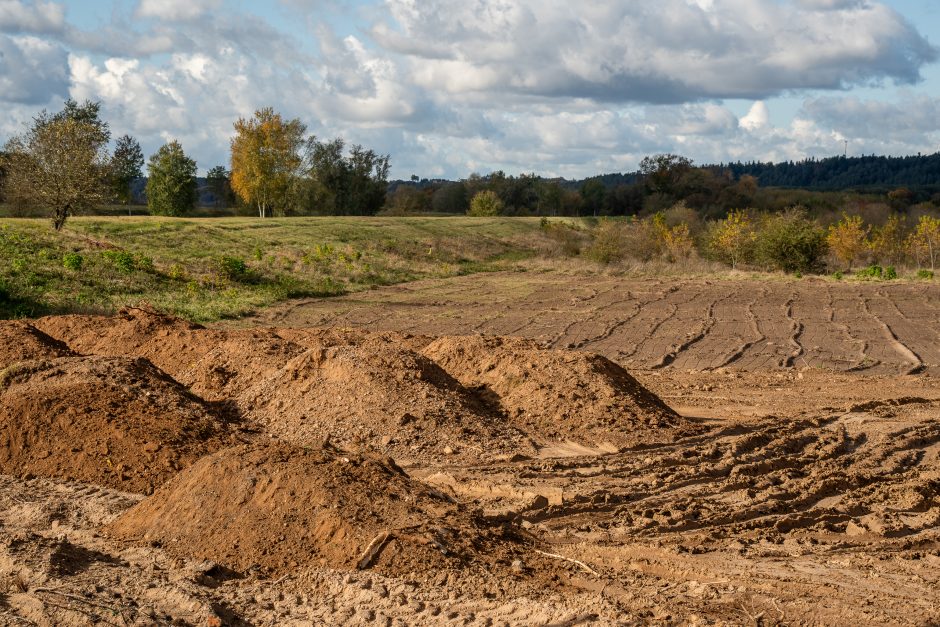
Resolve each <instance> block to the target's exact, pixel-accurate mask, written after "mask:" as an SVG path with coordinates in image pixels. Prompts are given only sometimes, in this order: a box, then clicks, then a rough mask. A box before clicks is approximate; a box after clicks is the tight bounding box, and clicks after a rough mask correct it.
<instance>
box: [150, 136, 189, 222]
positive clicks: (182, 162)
mask: <svg viewBox="0 0 940 627" xmlns="http://www.w3.org/2000/svg"><path fill="white" fill-rule="evenodd" d="M147 172H148V174H149V178H148V179H147V206H148V207H149V208H150V212H151V213H153V214H156V215H165V216H181V215H185V214H186V213H188V212H189V211H191V210H192V208H193V207H194V206H195V204H196V162H195V161H193V160H192V159H190V158H189V157H187V156H186V153H184V152H183V147H182V146H181V145H180V143H179V142H178V141H172V142H170V143H168V144H164V145H163V146H161V147H160V149H159V150H158V151H157V152H156V153H155V154H153V155H151V157H150V161H149V162H148V163H147Z"/></svg>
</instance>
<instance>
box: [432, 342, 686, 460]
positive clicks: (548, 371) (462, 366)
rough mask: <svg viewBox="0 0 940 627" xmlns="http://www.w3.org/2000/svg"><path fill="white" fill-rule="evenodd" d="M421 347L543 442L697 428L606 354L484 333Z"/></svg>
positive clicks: (623, 442) (616, 441)
mask: <svg viewBox="0 0 940 627" xmlns="http://www.w3.org/2000/svg"><path fill="white" fill-rule="evenodd" d="M422 353H423V354H424V355H426V356H427V357H429V358H431V359H433V360H434V361H435V362H436V363H437V364H439V365H440V366H441V367H442V368H444V369H445V370H446V371H447V372H449V373H450V374H451V375H452V376H454V377H455V378H456V379H457V380H458V381H460V382H461V383H462V384H464V385H465V386H467V387H468V388H471V389H475V390H477V392H478V393H479V394H480V395H481V396H482V397H483V398H485V399H487V400H488V401H489V402H490V403H491V404H492V405H493V406H496V407H499V408H501V409H502V410H503V411H505V413H506V414H507V415H508V416H509V418H510V421H511V423H512V424H513V425H514V426H516V427H518V428H519V429H521V430H522V431H524V432H526V433H527V434H529V435H530V436H531V437H533V438H534V439H536V440H539V441H540V442H552V441H555V442H557V441H573V442H576V443H579V444H585V445H588V446H598V445H607V447H608V448H610V447H612V448H613V449H615V450H616V449H620V448H623V447H626V446H632V445H636V444H638V443H650V442H655V441H669V440H672V439H674V438H675V437H677V435H680V434H691V433H692V432H694V431H695V427H694V426H693V425H691V424H690V423H688V422H687V421H685V420H683V419H682V418H681V417H680V416H679V415H678V414H676V413H675V412H674V411H673V410H672V409H670V408H669V407H668V406H667V405H666V404H665V403H663V402H662V400H660V399H659V397H657V396H656V395H655V394H653V393H652V392H650V391H649V390H647V389H646V388H645V387H643V385H642V384H640V383H639V382H638V381H637V380H636V379H634V378H633V377H632V376H631V375H630V374H629V373H628V372H627V371H626V370H624V369H623V368H622V367H620V366H619V365H617V364H615V363H614V362H612V361H610V360H609V359H607V358H606V357H602V356H600V355H595V354H592V353H583V352H574V351H561V350H548V349H544V348H541V347H540V346H539V345H538V344H536V343H535V342H533V341H531V340H525V339H521V338H509V337H485V336H482V335H473V336H445V337H441V338H438V339H437V340H435V341H433V342H431V343H430V344H428V345H427V346H425V347H424V348H423V349H422Z"/></svg>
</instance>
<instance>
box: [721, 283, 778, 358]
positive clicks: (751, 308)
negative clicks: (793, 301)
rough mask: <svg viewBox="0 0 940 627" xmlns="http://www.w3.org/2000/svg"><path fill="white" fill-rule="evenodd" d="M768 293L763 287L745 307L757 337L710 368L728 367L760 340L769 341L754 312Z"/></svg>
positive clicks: (746, 315)
mask: <svg viewBox="0 0 940 627" xmlns="http://www.w3.org/2000/svg"><path fill="white" fill-rule="evenodd" d="M767 293H768V290H767V288H761V294H760V296H757V297H755V298H754V300H752V301H750V302H749V303H748V304H747V305H745V307H744V317H745V318H747V321H748V325H749V326H750V327H751V331H752V332H753V333H754V335H755V336H756V337H755V339H753V340H751V341H750V342H744V343H743V344H741V345H740V346H739V347H737V348H736V349H735V350H734V351H732V352H731V353H729V354H728V356H726V357H725V358H724V359H723V360H722V362H721V363H720V364H718V365H717V366H715V367H714V368H709V370H717V369H718V368H727V367H728V366H730V365H731V364H733V363H734V362H736V361H738V360H739V359H741V357H743V356H744V353H746V352H747V351H748V350H750V348H751V347H752V346H754V345H755V344H757V343H758V342H764V341H767V335H766V334H765V333H764V332H763V331H761V329H760V325H759V324H758V322H757V315H756V314H755V313H754V305H756V304H757V302H758V301H759V300H761V299H763V298H766V297H767Z"/></svg>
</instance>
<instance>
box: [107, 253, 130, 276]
mask: <svg viewBox="0 0 940 627" xmlns="http://www.w3.org/2000/svg"><path fill="white" fill-rule="evenodd" d="M101 255H102V256H103V257H104V258H105V259H107V260H108V261H110V262H111V265H113V266H114V267H115V268H117V269H118V270H120V271H121V272H123V273H125V274H130V273H132V272H133V271H134V270H135V268H136V266H135V264H134V255H132V254H131V253H129V252H127V251H126V250H106V251H104V252H103V253H101Z"/></svg>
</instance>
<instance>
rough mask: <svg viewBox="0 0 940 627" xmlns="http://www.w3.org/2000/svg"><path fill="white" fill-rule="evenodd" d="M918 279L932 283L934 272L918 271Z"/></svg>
mask: <svg viewBox="0 0 940 627" xmlns="http://www.w3.org/2000/svg"><path fill="white" fill-rule="evenodd" d="M917 278H918V279H924V280H926V281H932V280H933V270H918V271H917Z"/></svg>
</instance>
